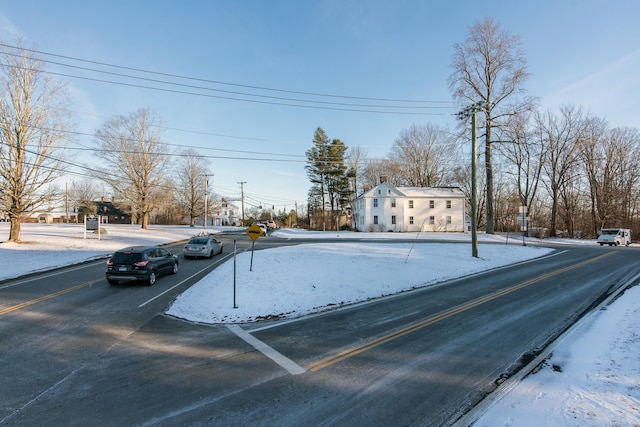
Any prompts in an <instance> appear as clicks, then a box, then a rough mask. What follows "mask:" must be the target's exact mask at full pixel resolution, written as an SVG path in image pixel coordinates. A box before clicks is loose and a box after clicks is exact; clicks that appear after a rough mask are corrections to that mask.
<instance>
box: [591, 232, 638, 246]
mask: <svg viewBox="0 0 640 427" xmlns="http://www.w3.org/2000/svg"><path fill="white" fill-rule="evenodd" d="M598 243H600V246H602V245H609V246H613V245H615V246H619V245H625V246H629V245H630V244H631V230H629V229H628V228H603V229H602V230H600V235H599V236H598Z"/></svg>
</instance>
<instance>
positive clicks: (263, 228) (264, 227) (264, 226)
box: [254, 222, 268, 236]
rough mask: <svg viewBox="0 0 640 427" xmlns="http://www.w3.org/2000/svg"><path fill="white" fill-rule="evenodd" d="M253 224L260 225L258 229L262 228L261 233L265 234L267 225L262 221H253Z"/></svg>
mask: <svg viewBox="0 0 640 427" xmlns="http://www.w3.org/2000/svg"><path fill="white" fill-rule="evenodd" d="M254 224H255V225H257V226H258V227H260V230H262V235H263V236H266V235H267V231H268V228H267V225H266V224H265V223H263V222H254Z"/></svg>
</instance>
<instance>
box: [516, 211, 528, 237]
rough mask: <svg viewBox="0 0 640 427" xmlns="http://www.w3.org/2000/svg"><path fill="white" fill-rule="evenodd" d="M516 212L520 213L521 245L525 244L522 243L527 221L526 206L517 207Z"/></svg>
mask: <svg viewBox="0 0 640 427" xmlns="http://www.w3.org/2000/svg"><path fill="white" fill-rule="evenodd" d="M518 212H519V213H520V229H521V230H522V246H526V245H525V243H524V237H525V235H526V233H527V222H528V221H529V217H528V216H527V207H526V206H520V207H519V208H518Z"/></svg>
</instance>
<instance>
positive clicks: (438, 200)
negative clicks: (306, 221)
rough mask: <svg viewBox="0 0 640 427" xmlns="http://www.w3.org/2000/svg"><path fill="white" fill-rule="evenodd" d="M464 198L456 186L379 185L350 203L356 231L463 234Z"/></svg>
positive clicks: (464, 228) (464, 221)
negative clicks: (447, 232)
mask: <svg viewBox="0 0 640 427" xmlns="http://www.w3.org/2000/svg"><path fill="white" fill-rule="evenodd" d="M465 200H466V196H465V194H464V193H463V192H462V190H461V189H460V188H458V187H437V188H436V187H424V188H423V187H394V186H393V185H391V184H389V183H388V182H382V183H380V184H379V185H377V186H376V187H374V188H372V189H370V190H368V191H365V192H364V193H362V195H360V196H359V197H358V198H357V199H356V200H355V201H354V203H353V215H352V221H353V226H354V228H355V229H357V230H358V231H395V232H411V231H414V232H415V231H433V232H444V231H454V232H464V231H465V230H466V226H465V224H466V218H465Z"/></svg>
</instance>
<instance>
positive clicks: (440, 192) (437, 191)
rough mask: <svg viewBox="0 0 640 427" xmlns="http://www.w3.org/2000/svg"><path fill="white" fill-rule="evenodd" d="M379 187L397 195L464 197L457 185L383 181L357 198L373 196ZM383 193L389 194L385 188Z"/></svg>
mask: <svg viewBox="0 0 640 427" xmlns="http://www.w3.org/2000/svg"><path fill="white" fill-rule="evenodd" d="M381 188H384V189H389V190H390V191H391V194H393V195H395V196H398V197H402V196H404V197H415V198H426V197H436V198H443V197H453V198H458V197H465V194H464V193H463V191H462V190H461V189H460V188H458V187H394V186H393V185H391V184H389V183H388V182H383V183H382V184H379V185H377V186H375V187H373V188H372V189H371V190H369V191H365V192H364V193H362V195H360V197H358V198H365V197H375V196H376V195H377V190H378V189H381ZM383 193H384V195H387V194H389V193H388V192H387V191H386V190H385V191H384V192H383Z"/></svg>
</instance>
